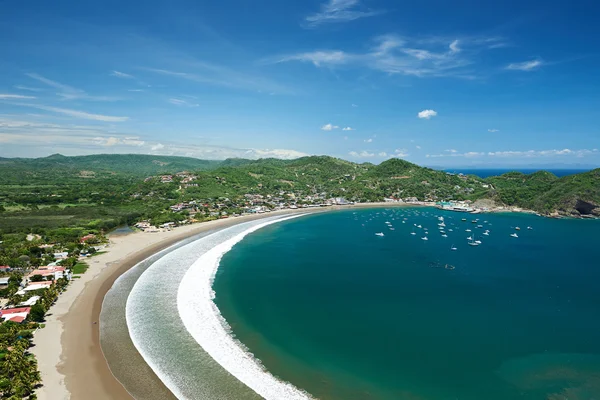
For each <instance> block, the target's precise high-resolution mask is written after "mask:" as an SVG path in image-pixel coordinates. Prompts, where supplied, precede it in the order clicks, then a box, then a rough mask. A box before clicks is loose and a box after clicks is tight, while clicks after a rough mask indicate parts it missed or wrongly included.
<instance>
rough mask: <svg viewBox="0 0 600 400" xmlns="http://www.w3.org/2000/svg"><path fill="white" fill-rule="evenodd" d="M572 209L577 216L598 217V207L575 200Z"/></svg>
mask: <svg viewBox="0 0 600 400" xmlns="http://www.w3.org/2000/svg"><path fill="white" fill-rule="evenodd" d="M573 209H574V210H575V211H576V212H577V213H578V214H579V215H594V216H596V217H600V205H599V204H594V203H590V202H588V201H583V200H581V199H577V201H576V202H575V206H574V207H573Z"/></svg>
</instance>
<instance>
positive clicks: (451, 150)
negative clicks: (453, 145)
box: [445, 149, 458, 153]
mask: <svg viewBox="0 0 600 400" xmlns="http://www.w3.org/2000/svg"><path fill="white" fill-rule="evenodd" d="M445 151H446V152H448V153H458V151H457V150H454V149H448V150H445Z"/></svg>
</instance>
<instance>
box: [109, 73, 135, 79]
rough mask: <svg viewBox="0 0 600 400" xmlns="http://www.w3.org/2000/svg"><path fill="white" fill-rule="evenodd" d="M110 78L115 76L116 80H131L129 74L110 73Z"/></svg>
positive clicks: (131, 76)
mask: <svg viewBox="0 0 600 400" xmlns="http://www.w3.org/2000/svg"><path fill="white" fill-rule="evenodd" d="M110 76H116V77H117V78H126V79H131V78H133V75H129V74H126V73H125V72H120V71H112V72H111V73H110Z"/></svg>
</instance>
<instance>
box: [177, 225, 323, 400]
mask: <svg viewBox="0 0 600 400" xmlns="http://www.w3.org/2000/svg"><path fill="white" fill-rule="evenodd" d="M304 215H307V214H299V215H291V216H284V217H282V218H278V219H275V220H269V221H265V222H263V223H259V224H257V225H254V226H251V227H249V228H248V229H246V230H244V231H243V232H241V233H238V234H236V235H235V236H233V237H231V238H229V239H226V240H225V241H222V242H220V243H218V244H216V245H215V246H214V247H212V248H211V249H210V250H208V251H207V252H205V253H204V254H202V256H200V258H198V259H197V260H196V261H195V262H194V263H193V264H192V265H191V266H190V267H189V268H188V270H187V272H186V273H185V275H184V277H183V279H182V280H181V282H180V283H179V289H178V291H177V309H178V312H179V316H180V318H181V320H182V321H183V324H184V326H185V327H186V329H187V330H188V332H189V333H190V334H191V335H192V337H193V338H194V340H195V341H196V342H197V343H198V344H199V345H200V346H201V347H202V348H203V349H204V351H206V352H207V353H208V354H209V355H210V356H211V357H212V358H213V360H215V361H216V362H217V363H219V364H220V365H221V366H222V367H223V368H225V370H227V371H228V372H229V373H230V374H231V375H233V376H234V377H236V378H237V379H239V380H240V381H241V382H242V383H244V384H245V385H246V386H247V387H249V388H250V389H252V390H253V391H254V392H256V393H257V394H258V395H260V396H261V397H262V398H264V399H267V400H279V399H296V400H309V399H311V398H312V397H311V396H310V395H309V394H307V393H306V392H304V391H302V390H301V389H299V388H297V387H295V386H294V385H292V384H291V383H289V382H284V381H281V380H279V379H278V378H276V377H275V376H274V375H272V374H271V373H270V372H269V371H267V370H266V369H265V368H264V367H263V366H262V365H261V364H260V362H259V360H257V359H256V358H255V357H254V356H253V355H252V354H250V353H249V352H248V351H247V350H246V349H245V346H244V345H243V343H241V342H240V341H239V340H237V339H235V338H234V337H233V336H232V334H231V328H230V326H229V324H228V323H227V321H226V320H225V319H224V318H223V316H222V315H221V312H220V310H219V309H218V307H217V305H216V304H215V303H214V298H215V292H214V290H213V288H212V286H213V281H214V278H215V275H216V273H217V270H218V269H219V266H220V264H221V259H222V257H223V256H224V255H225V254H226V253H227V252H229V251H230V250H231V249H232V248H233V247H234V246H235V245H236V244H237V243H239V242H241V241H242V240H243V239H244V238H245V237H246V236H247V235H249V234H251V233H253V232H256V231H258V230H260V229H262V228H264V227H266V226H269V225H272V224H277V223H281V222H284V221H289V220H291V219H295V218H298V217H301V216H304Z"/></svg>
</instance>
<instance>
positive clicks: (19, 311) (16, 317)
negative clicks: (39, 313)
mask: <svg viewBox="0 0 600 400" xmlns="http://www.w3.org/2000/svg"><path fill="white" fill-rule="evenodd" d="M30 311H31V307H17V308H6V309H4V310H0V317H1V318H2V319H3V320H5V321H13V322H17V323H21V322H23V321H24V320H25V318H27V316H28V315H29V312H30Z"/></svg>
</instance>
